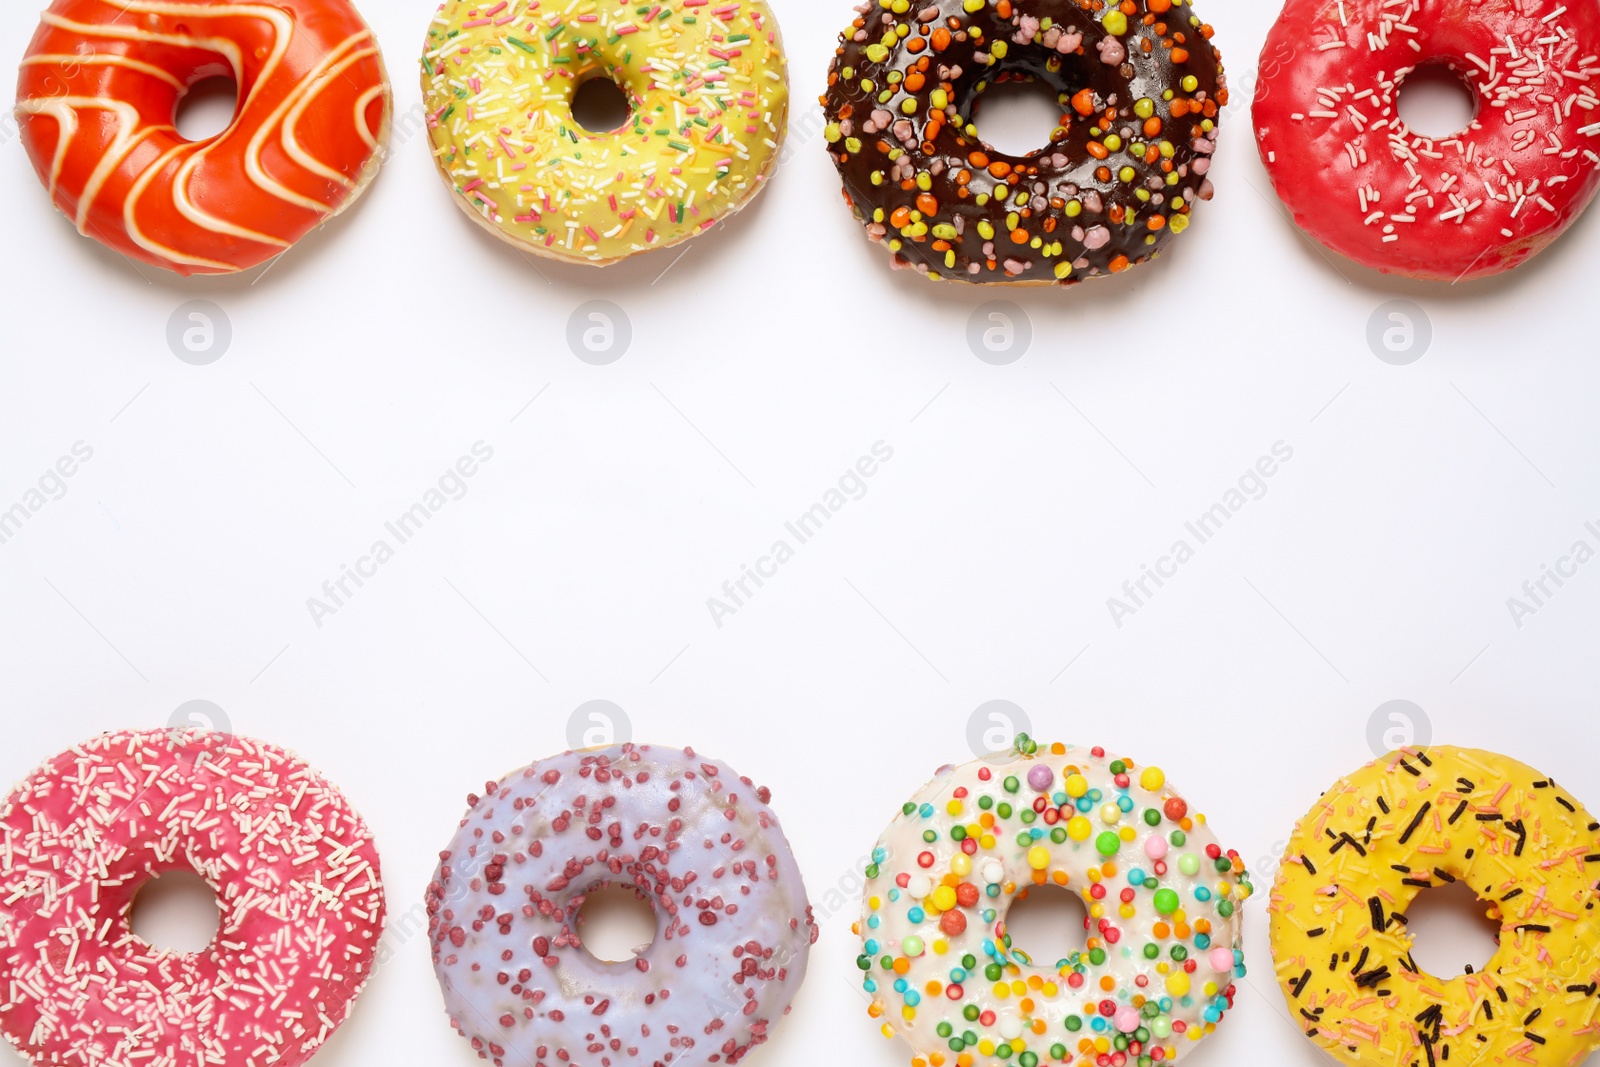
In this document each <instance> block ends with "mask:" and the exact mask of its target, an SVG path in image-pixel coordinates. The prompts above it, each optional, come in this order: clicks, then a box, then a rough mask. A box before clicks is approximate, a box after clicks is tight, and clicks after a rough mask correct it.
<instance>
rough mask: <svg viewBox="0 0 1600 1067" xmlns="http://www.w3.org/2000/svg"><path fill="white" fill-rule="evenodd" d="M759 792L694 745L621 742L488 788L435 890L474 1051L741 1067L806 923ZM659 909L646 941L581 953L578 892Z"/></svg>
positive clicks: (764, 1029) (431, 905)
mask: <svg viewBox="0 0 1600 1067" xmlns="http://www.w3.org/2000/svg"><path fill="white" fill-rule="evenodd" d="M767 799H768V794H767V791H766V790H765V789H763V788H758V787H756V786H755V785H753V784H751V782H750V781H749V779H745V778H740V777H739V776H738V775H736V774H735V773H734V772H733V770H732V769H731V768H729V767H728V766H727V765H726V764H723V763H717V762H715V761H712V760H708V759H705V758H704V757H701V756H698V755H696V754H695V753H694V752H693V750H689V749H684V750H675V749H664V748H653V747H650V746H634V745H624V746H620V747H616V748H611V749H604V750H598V751H592V752H586V753H571V752H569V753H567V754H565V755H562V756H557V757H554V758H552V759H547V760H542V761H540V762H538V763H535V764H533V765H531V766H529V767H526V768H524V769H522V770H520V771H517V772H514V773H513V774H511V775H509V776H507V777H506V778H504V779H502V780H501V781H500V782H498V783H493V782H491V783H490V784H489V786H488V788H487V790H486V792H485V794H484V795H483V796H481V797H477V796H474V797H471V798H469V802H470V804H471V810H470V811H469V812H468V814H467V817H466V818H465V819H464V820H463V821H462V823H461V827H460V829H459V831H458V832H457V833H456V835H455V837H454V839H452V841H451V842H450V845H449V847H448V848H447V849H446V850H445V851H444V852H442V853H441V854H440V863H439V868H438V871H437V873H436V875H435V877H434V880H433V882H432V884H431V885H430V886H429V887H428V894H427V905H428V915H429V924H428V929H429V935H430V939H431V941H432V943H433V958H434V970H435V972H436V974H437V975H438V978H439V985H440V988H441V989H442V991H443V993H444V1000H445V1007H446V1009H447V1011H448V1012H449V1014H450V1019H451V1022H452V1024H453V1025H454V1026H455V1028H456V1029H457V1030H458V1031H460V1033H461V1034H462V1035H463V1036H464V1037H466V1038H467V1039H468V1040H470V1041H471V1042H472V1047H473V1048H474V1049H475V1050H476V1051H477V1052H478V1054H479V1056H480V1057H482V1058H484V1059H487V1060H491V1061H493V1062H494V1063H495V1064H497V1065H498V1064H508V1065H511V1067H517V1065H522V1064H543V1065H547V1067H554V1065H555V1064H558V1063H570V1064H574V1065H583V1067H590V1065H596V1064H614V1065H624V1064H638V1065H641V1067H649V1065H652V1064H663V1065H665V1064H674V1065H678V1067H694V1065H697V1064H710V1063H730V1064H731V1063H738V1062H740V1061H741V1060H742V1059H743V1058H744V1056H745V1055H746V1054H747V1053H748V1052H749V1051H750V1050H751V1049H753V1048H754V1047H756V1046H758V1045H760V1044H762V1043H764V1042H765V1041H766V1040H767V1038H768V1036H769V1035H770V1033H771V1031H772V1028H773V1027H775V1026H776V1025H777V1024H778V1022H779V1020H781V1019H782V1018H783V1017H784V1015H786V1014H787V1013H788V1011H789V1005H790V1002H791V1001H792V1000H793V998H794V994H795V992H796V991H797V990H798V989H799V987H800V983H801V982H802V981H803V980H804V978H805V971H806V959H807V956H808V955H809V953H810V949H811V944H812V943H813V942H814V941H815V940H816V936H817V929H816V926H815V924H814V923H813V922H812V919H811V908H810V905H809V904H808V903H807V900H806V894H805V886H804V884H803V883H802V881H801V878H800V871H799V868H798V867H797V866H796V864H795V861H794V857H793V855H792V854H791V853H790V851H789V846H788V843H787V842H786V841H785V840H784V837H783V831H782V830H781V829H780V828H779V826H778V821H777V817H776V816H775V815H774V814H773V813H772V809H771V808H770V807H768V806H767ZM610 886H622V887H626V888H630V889H632V890H633V891H634V892H635V893H637V894H638V895H639V897H640V899H642V900H645V901H647V902H648V903H649V904H650V905H651V907H652V908H653V910H654V912H655V915H656V920H657V931H656V937H655V940H654V942H653V943H652V944H651V945H650V946H649V947H648V948H646V949H644V950H643V951H642V952H641V953H640V954H639V955H638V956H637V957H636V958H635V959H633V960H630V961H627V962H623V963H608V962H603V961H601V960H598V959H596V958H595V957H594V956H592V955H590V954H589V952H588V951H587V950H586V949H585V948H584V947H583V930H582V928H581V926H580V924H579V921H578V914H579V912H580V910H581V909H582V907H583V904H584V901H585V899H586V897H587V895H588V894H590V893H593V892H595V891H596V890H599V889H602V888H606V887H610Z"/></svg>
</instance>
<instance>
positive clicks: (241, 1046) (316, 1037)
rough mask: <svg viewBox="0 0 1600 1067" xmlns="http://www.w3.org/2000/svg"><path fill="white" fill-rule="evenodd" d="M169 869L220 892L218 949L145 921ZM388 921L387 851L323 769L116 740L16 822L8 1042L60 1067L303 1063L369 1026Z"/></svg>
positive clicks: (2, 949) (93, 750) (203, 747)
mask: <svg viewBox="0 0 1600 1067" xmlns="http://www.w3.org/2000/svg"><path fill="white" fill-rule="evenodd" d="M168 871H192V872H194V873H195V874H197V875H199V876H200V877H201V878H203V879H205V881H206V883H207V884H208V885H210V886H211V888H212V889H213V890H214V891H215V892H216V895H217V906H218V909H219V911H220V912H221V924H220V927H219V929H218V932H217V936H216V939H215V940H214V941H213V942H212V943H211V945H210V946H209V947H207V948H206V949H205V950H204V951H203V952H198V953H179V952H167V951H161V950H157V949H155V948H153V947H151V946H150V945H149V944H148V943H146V942H145V941H143V940H142V939H140V938H139V937H138V936H136V935H135V934H134V933H133V931H132V929H131V927H130V925H129V915H130V912H131V908H132V904H133V897H134V894H135V893H136V892H137V891H138V889H139V887H140V886H142V885H144V884H145V883H147V882H149V881H150V880H152V879H154V878H156V877H158V876H160V875H162V874H164V873H166V872H168ZM383 918H384V896H383V886H382V883H381V880H380V873H379V866H378V854H377V850H376V848H375V847H374V845H373V842H372V837H371V835H370V833H369V832H368V831H367V827H366V824H365V823H363V822H362V821H361V818H360V816H359V815H357V814H356V812H355V811H354V810H353V809H352V808H351V807H350V805H349V804H348V803H347V802H346V801H345V799H344V797H343V796H342V795H341V794H340V793H339V791H338V790H337V789H336V788H334V787H333V786H332V785H330V784H329V783H328V782H327V781H326V780H325V779H323V778H322V777H321V776H320V775H319V774H317V772H316V771H314V770H312V769H311V768H310V767H308V766H306V765H305V764H304V763H302V762H300V761H299V760H297V759H295V758H294V757H293V756H291V755H289V754H287V753H285V752H283V751H282V750H281V749H278V748H274V747H273V746H271V745H265V744H261V743H259V742H256V741H250V740H246V739H243V738H235V737H231V736H228V735H224V734H217V733H211V732H206V731H199V730H189V731H183V732H175V731H166V730H155V731H144V732H128V733H119V734H107V735H104V736H102V737H98V738H96V739H94V740H93V741H90V742H89V743H87V744H85V745H82V746H79V747H77V748H74V749H70V750H68V751H66V752H63V753H62V754H61V755H59V756H56V757H55V758H53V759H51V760H50V761H49V762H47V763H45V764H44V765H43V766H42V767H40V768H39V769H38V770H37V771H35V772H34V773H33V774H31V775H30V776H29V777H28V778H27V779H26V780H24V781H23V782H22V783H21V784H20V785H18V786H17V788H16V790H15V791H13V792H12V794H11V796H10V798H9V799H8V800H7V802H6V806H5V809H4V811H3V812H0V1028H3V1029H4V1031H5V1034H6V1036H7V1037H8V1038H10V1040H11V1042H12V1044H14V1045H15V1046H16V1047H17V1049H18V1050H19V1051H21V1052H22V1053H23V1055H25V1056H27V1057H28V1059H29V1060H30V1061H32V1062H33V1063H34V1064H37V1065H40V1067H43V1065H46V1064H49V1065H63V1067H149V1065H152V1064H161V1065H165V1067H267V1065H269V1064H271V1065H275V1067H296V1065H299V1064H302V1063H304V1062H305V1061H306V1060H307V1059H309V1058H310V1057H311V1055H312V1053H314V1052H315V1051H316V1050H317V1049H318V1048H320V1047H321V1046H322V1045H323V1044H324V1043H325V1042H326V1041H327V1040H328V1038H329V1037H331V1036H332V1034H333V1032H334V1031H335V1030H336V1029H337V1028H338V1027H339V1025H340V1024H341V1023H343V1022H344V1020H345V1018H346V1017H347V1016H348V1015H349V1013H350V1010H351V1007H352V1005H353V1003H354V1001H355V998H356V995H357V994H358V993H359V992H360V991H361V988H362V986H363V985H365V983H366V981H367V979H368V977H369V976H370V974H371V969H372V961H373V958H374V954H375V951H376V948H377V943H378V938H379V936H380V934H381V932H382V929H383Z"/></svg>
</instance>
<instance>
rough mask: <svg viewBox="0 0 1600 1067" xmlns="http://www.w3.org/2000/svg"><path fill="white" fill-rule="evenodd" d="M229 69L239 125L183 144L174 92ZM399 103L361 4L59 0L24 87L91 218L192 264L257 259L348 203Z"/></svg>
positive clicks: (23, 104)
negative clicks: (236, 97)
mask: <svg viewBox="0 0 1600 1067" xmlns="http://www.w3.org/2000/svg"><path fill="white" fill-rule="evenodd" d="M222 75H226V76H231V77H232V78H233V81H234V84H235V85H236V86H238V90H239V105H238V109H237V111H236V113H235V115H234V119H233V122H232V124H231V125H230V126H229V127H228V128H227V129H226V130H224V131H223V132H222V133H220V134H218V135H217V136H215V137H210V138H207V139H205V140H201V141H188V140H185V139H184V138H183V137H182V135H180V134H179V133H178V131H177V129H176V127H174V125H173V118H174V115H175V114H176V111H177V107H178V102H179V101H180V100H182V99H183V96H184V94H185V93H186V92H188V90H189V89H190V88H191V87H192V86H193V85H195V84H196V83H197V82H200V81H203V80H204V79H206V78H210V77H213V76H222ZM389 116H390V100H389V86H388V80H387V78H386V77H385V75H384V70H383V61H382V58H381V57H380V56H379V54H378V43H377V41H376V39H374V37H373V36H372V31H371V30H369V29H368V28H367V24H366V23H365V22H363V21H362V19H361V16H360V15H359V14H357V13H356V10H355V8H353V7H351V6H350V5H349V3H348V2H347V0H273V2H272V3H270V4H266V3H242V2H239V3H236V2H229V0H190V2H187V3H180V2H175V0H55V2H54V3H52V4H51V5H50V8H49V10H47V11H46V12H45V13H44V14H43V16H42V19H41V22H40V25H39V29H38V32H37V33H36V34H35V35H34V38H33V42H32V44H30V45H29V46H28V51H27V54H26V56H25V57H24V58H23V60H22V73H21V77H20V79H19V81H18V87H17V120H18V123H19V125H20V129H21V133H22V141H23V144H24V145H25V146H26V147H27V149H28V154H29V156H31V157H32V159H33V166H34V169H35V170H36V171H37V172H38V174H39V179H40V181H42V182H43V183H44V185H45V187H46V188H47V189H49V191H50V197H51V199H52V200H54V201H55V205H56V207H57V208H59V209H60V210H61V211H62V213H63V214H65V215H66V216H67V217H68V218H69V219H71V220H72V221H73V223H74V225H76V226H77V228H78V232H79V233H81V234H84V235H85V236H88V237H93V238H94V239H95V240H97V241H99V242H100V243H101V244H103V245H105V246H106V247H107V248H110V249H113V250H115V251H117V252H120V253H122V254H123V255H125V256H127V257H129V258H130V259H134V260H138V261H140V262H144V263H149V264H151V265H153V266H157V267H161V268H164V269H166V270H170V271H175V272H177V273H178V274H184V275H189V274H229V273H233V272H235V271H241V270H246V269H248V268H250V267H254V266H257V265H258V264H261V263H264V262H266V261H267V260H269V259H272V258H273V257H275V256H279V255H282V254H283V252H284V251H285V250H287V249H288V248H289V247H290V246H292V245H293V244H294V243H295V242H296V241H299V240H300V239H301V238H302V237H304V236H305V235H306V234H308V233H309V232H311V230H313V229H315V228H316V227H317V226H318V225H320V224H321V223H323V222H324V221H326V220H327V219H329V218H332V217H333V216H334V215H337V214H338V213H339V212H340V211H343V210H344V209H345V208H347V207H349V206H350V204H351V203H353V202H354V201H355V199H356V198H357V197H358V196H360V195H361V193H362V191H363V190H364V189H365V188H366V186H367V184H368V183H369V182H370V181H371V180H372V178H373V177H374V176H375V175H376V174H377V170H378V164H379V162H380V147H379V146H380V145H381V144H382V142H383V141H384V140H385V138H386V137H387V136H388V128H389Z"/></svg>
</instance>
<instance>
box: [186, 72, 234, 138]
mask: <svg viewBox="0 0 1600 1067" xmlns="http://www.w3.org/2000/svg"><path fill="white" fill-rule="evenodd" d="M238 112H239V86H238V85H237V84H236V83H235V82H234V80H233V79H232V78H230V77H228V76H227V75H226V74H223V75H219V76H217V77H214V78H202V79H200V80H199V81H197V82H195V83H194V84H193V85H191V86H189V89H188V91H187V92H185V93H184V94H183V95H182V96H180V97H179V98H178V107H177V110H176V112H175V113H174V114H173V116H172V124H173V125H174V126H176V127H177V128H178V136H179V137H182V138H183V139H184V140H185V141H209V140H210V139H211V138H213V137H216V136H218V135H219V134H221V133H222V131H224V130H226V129H227V128H228V127H229V126H232V125H233V119H234V116H235V115H237V114H238Z"/></svg>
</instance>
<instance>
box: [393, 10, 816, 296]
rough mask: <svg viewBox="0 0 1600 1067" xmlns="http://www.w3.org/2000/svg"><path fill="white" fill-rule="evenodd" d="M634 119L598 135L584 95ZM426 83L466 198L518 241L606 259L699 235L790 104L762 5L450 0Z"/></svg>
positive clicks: (569, 257)
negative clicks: (604, 94) (625, 105)
mask: <svg viewBox="0 0 1600 1067" xmlns="http://www.w3.org/2000/svg"><path fill="white" fill-rule="evenodd" d="M592 78H609V79H611V80H613V81H615V82H616V83H617V85H618V86H620V87H621V88H622V89H623V91H624V92H625V93H626V94H627V97H628V100H629V102H630V104H631V105H632V111H633V113H632V116H631V117H630V118H629V120H628V122H627V123H626V124H625V125H623V126H622V127H620V128H619V129H616V130H613V131H611V132H610V133H592V132H590V131H587V130H585V129H583V128H582V127H581V126H579V125H578V123H577V121H576V120H575V119H574V118H573V114H572V101H573V97H574V95H575V94H576V92H577V89H578V87H579V86H580V85H582V84H583V83H584V82H586V81H588V80H590V79H592ZM422 91H423V96H424V100H425V103H426V107H427V109H428V126H429V133H430V137H431V139H432V142H433V146H432V147H433V155H434V160H435V161H436V162H437V163H438V165H439V169H440V172H441V173H442V174H443V175H444V178H445V181H446V182H447V183H448V184H449V186H450V188H451V191H452V194H453V197H454V199H455V201H456V203H458V204H460V205H461V207H462V208H463V210H465V211H466V212H467V213H468V214H469V215H470V216H472V218H473V219H475V220H476V221H478V222H479V223H481V224H482V225H484V226H486V227H488V228H489V230H490V231H491V232H492V233H494V234H495V235H496V236H497V237H500V238H501V239H502V240H505V241H507V242H509V243H511V244H512V245H515V246H516V247H518V248H521V249H524V250H526V251H530V252H535V253H538V254H539V255H543V256H549V257H551V258H554V259H561V260H566V261H568V262H573V263H591V264H597V265H604V264H609V263H615V262H617V261H618V260H622V259H626V258H627V257H629V256H632V255H634V254H636V253H639V252H647V251H650V250H652V249H657V248H666V247H668V246H670V245H674V244H677V243H678V242H680V241H684V240H687V239H689V238H690V237H693V236H695V235H697V234H700V233H704V232H705V231H706V230H708V229H710V228H711V227H712V226H714V225H716V223H718V222H719V221H721V220H722V219H725V218H727V217H728V216H730V215H732V214H734V213H735V212H737V211H738V210H739V209H740V208H741V207H743V206H744V205H745V204H746V203H748V202H749V200H750V199H751V198H752V197H753V196H754V195H755V194H756V193H757V192H758V191H759V190H760V188H761V186H762V183H764V182H765V181H766V179H767V177H768V175H769V174H770V173H771V170H772V167H773V164H774V163H775V161H776V160H777V158H778V149H779V145H780V144H781V142H782V140H783V131H784V127H785V123H786V120H787V117H788V110H789V86H788V70H787V67H786V64H785V61H784V56H783V45H782V41H781V39H780V36H779V33H778V23H777V20H776V19H775V18H774V17H773V15H772V12H771V10H770V9H769V8H768V7H767V4H766V2H765V0H726V2H719V0H671V2H669V0H662V2H661V3H653V2H650V0H471V2H468V0H449V2H448V3H446V4H445V5H444V6H443V7H441V8H440V9H439V14H438V16H437V17H436V18H435V19H434V21H433V25H432V26H431V27H430V28H429V31H428V43H427V50H426V52H425V54H424V55H423V58H422Z"/></svg>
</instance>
